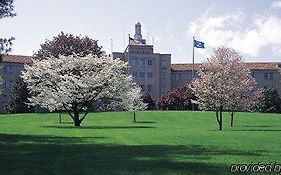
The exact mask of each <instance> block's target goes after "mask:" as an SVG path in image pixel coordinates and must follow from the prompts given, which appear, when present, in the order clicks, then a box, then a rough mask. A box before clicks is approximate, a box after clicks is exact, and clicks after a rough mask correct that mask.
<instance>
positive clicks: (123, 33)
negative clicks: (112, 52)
mask: <svg viewBox="0 0 281 175" xmlns="http://www.w3.org/2000/svg"><path fill="white" fill-rule="evenodd" d="M124 49H125V28H123V50H124Z"/></svg>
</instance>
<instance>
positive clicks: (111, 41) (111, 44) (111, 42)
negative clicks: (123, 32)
mask: <svg viewBox="0 0 281 175" xmlns="http://www.w3.org/2000/svg"><path fill="white" fill-rule="evenodd" d="M110 47H111V54H112V53H113V39H112V38H111V39H110Z"/></svg>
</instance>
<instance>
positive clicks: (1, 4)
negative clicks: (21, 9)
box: [0, 0, 16, 59]
mask: <svg viewBox="0 0 281 175" xmlns="http://www.w3.org/2000/svg"><path fill="white" fill-rule="evenodd" d="M13 3H14V0H1V1H0V19H2V18H7V17H14V16H16V13H15V12H14V5H13ZM14 39H15V38H14V37H11V38H8V39H7V38H0V59H2V55H3V54H6V53H8V52H10V51H11V45H12V41H13V40H14Z"/></svg>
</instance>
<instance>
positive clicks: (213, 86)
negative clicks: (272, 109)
mask: <svg viewBox="0 0 281 175" xmlns="http://www.w3.org/2000/svg"><path fill="white" fill-rule="evenodd" d="M254 84H255V81H254V79H253V78H252V77H251V75H250V70H249V69H248V68H247V67H245V65H244V64H243V59H242V57H241V56H240V55H239V54H238V53H237V52H236V51H235V50H233V49H230V48H225V47H219V48H217V49H216V50H215V51H214V54H213V55H212V56H211V58H208V59H207V60H206V61H205V62H204V63H203V64H202V66H201V67H200V69H199V70H198V78H197V79H196V80H195V81H193V82H192V83H191V85H190V87H191V89H192V90H193V92H194V95H195V96H196V97H197V98H198V99H197V102H198V104H199V107H200V108H201V109H204V110H210V111H215V114H216V119H217V123H218V128H219V130H222V129H223V111H233V113H232V114H233V115H232V123H233V117H234V111H236V110H239V108H242V107H244V106H246V104H247V103H249V102H247V101H246V100H245V101H244V99H247V97H248V96H250V95H251V92H252V91H253V86H254Z"/></svg>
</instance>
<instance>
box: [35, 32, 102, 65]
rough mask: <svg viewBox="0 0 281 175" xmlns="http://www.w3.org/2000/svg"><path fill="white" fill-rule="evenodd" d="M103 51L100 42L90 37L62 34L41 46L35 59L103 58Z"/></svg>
mask: <svg viewBox="0 0 281 175" xmlns="http://www.w3.org/2000/svg"><path fill="white" fill-rule="evenodd" d="M101 49H102V47H101V46H98V41H97V40H93V39H91V38H89V37H88V36H84V37H81V36H75V35H72V34H65V33H63V32H61V33H60V34H59V35H58V36H55V37H54V38H53V39H52V40H46V42H45V43H43V44H41V45H40V49H39V50H38V51H37V52H36V53H35V58H37V59H39V60H42V59H46V58H51V57H55V58H58V57H59V56H60V55H62V56H69V55H73V54H75V55H77V56H79V57H85V56H87V55H89V54H92V55H96V56H97V57H101V56H102V55H103V54H104V52H103V51H101Z"/></svg>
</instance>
